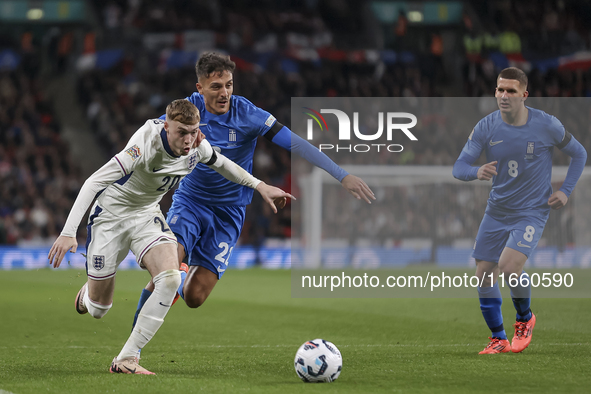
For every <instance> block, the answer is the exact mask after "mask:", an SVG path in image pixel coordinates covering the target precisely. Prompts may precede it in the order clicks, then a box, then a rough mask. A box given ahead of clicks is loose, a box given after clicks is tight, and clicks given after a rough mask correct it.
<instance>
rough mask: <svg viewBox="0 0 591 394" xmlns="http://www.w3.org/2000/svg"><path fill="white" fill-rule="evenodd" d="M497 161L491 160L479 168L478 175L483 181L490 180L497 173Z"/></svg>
mask: <svg viewBox="0 0 591 394" xmlns="http://www.w3.org/2000/svg"><path fill="white" fill-rule="evenodd" d="M496 166H497V161H496V160H495V161H491V162H490V163H486V164H484V165H482V166H481V167H480V168H478V173H477V174H476V176H477V177H478V179H480V180H481V181H490V180H491V179H492V177H493V176H495V175H497V167H496Z"/></svg>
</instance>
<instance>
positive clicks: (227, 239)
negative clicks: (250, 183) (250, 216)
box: [166, 199, 246, 279]
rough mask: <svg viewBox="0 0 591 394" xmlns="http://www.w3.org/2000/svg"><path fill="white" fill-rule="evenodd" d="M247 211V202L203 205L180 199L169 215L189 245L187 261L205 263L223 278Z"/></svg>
mask: <svg viewBox="0 0 591 394" xmlns="http://www.w3.org/2000/svg"><path fill="white" fill-rule="evenodd" d="M245 215H246V207H245V206H213V205H200V204H196V203H188V202H186V201H181V200H180V199H176V200H174V201H173V203H172V206H171V207H170V210H169V211H168V214H167V215H166V219H167V223H168V225H169V226H170V229H171V230H172V232H173V233H174V234H175V235H176V237H177V241H178V242H179V243H180V244H181V245H183V247H184V248H185V253H186V256H187V264H188V265H189V266H193V265H198V266H201V267H205V268H207V269H208V270H210V271H211V272H213V273H214V274H216V275H217V276H218V279H220V278H221V277H222V275H223V274H224V272H226V269H227V268H228V264H229V262H230V256H231V255H232V250H233V249H234V246H235V245H236V242H238V238H239V237H240V233H241V231H242V226H243V224H244V218H245Z"/></svg>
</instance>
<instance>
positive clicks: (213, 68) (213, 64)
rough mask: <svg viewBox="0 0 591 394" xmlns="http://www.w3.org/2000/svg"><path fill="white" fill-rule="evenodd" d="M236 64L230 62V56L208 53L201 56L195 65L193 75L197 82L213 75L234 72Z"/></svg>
mask: <svg viewBox="0 0 591 394" xmlns="http://www.w3.org/2000/svg"><path fill="white" fill-rule="evenodd" d="M235 68H236V63H234V62H233V61H231V60H230V56H225V55H221V54H219V53H215V52H208V53H204V54H203V55H201V57H200V58H199V60H197V63H196V64H195V73H196V74H197V80H199V79H200V78H208V77H209V76H210V75H211V74H213V73H223V72H224V71H229V72H231V73H233V72H234V69H235Z"/></svg>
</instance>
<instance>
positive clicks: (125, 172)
mask: <svg viewBox="0 0 591 394" xmlns="http://www.w3.org/2000/svg"><path fill="white" fill-rule="evenodd" d="M113 157H115V160H117V163H119V165H120V166H121V169H122V170H123V173H124V174H125V175H127V171H125V168H123V164H121V162H120V161H119V159H118V158H117V156H113Z"/></svg>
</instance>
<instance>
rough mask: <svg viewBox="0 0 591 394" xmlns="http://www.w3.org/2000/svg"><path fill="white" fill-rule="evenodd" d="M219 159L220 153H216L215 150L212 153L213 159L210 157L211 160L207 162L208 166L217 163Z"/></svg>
mask: <svg viewBox="0 0 591 394" xmlns="http://www.w3.org/2000/svg"><path fill="white" fill-rule="evenodd" d="M217 159H218V155H217V154H216V153H215V151H213V153H212V154H211V159H209V161H208V162H207V163H205V165H206V166H210V165H212V164H213V163H215V162H216V161H217Z"/></svg>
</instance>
